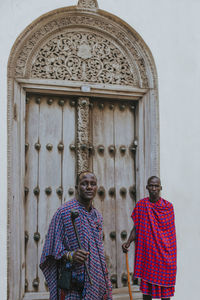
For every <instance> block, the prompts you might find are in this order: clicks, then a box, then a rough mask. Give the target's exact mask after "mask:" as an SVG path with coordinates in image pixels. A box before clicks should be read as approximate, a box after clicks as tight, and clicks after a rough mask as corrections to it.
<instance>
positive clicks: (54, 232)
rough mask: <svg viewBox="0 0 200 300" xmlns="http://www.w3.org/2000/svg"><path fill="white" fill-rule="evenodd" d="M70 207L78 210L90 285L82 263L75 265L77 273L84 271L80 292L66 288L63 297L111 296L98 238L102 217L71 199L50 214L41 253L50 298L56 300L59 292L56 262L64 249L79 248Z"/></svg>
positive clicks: (92, 299)
mask: <svg viewBox="0 0 200 300" xmlns="http://www.w3.org/2000/svg"><path fill="white" fill-rule="evenodd" d="M72 209H76V210H78V211H79V216H78V217H77V218H76V219H75V222H76V226H77V230H78V233H79V236H80V241H81V246H82V248H83V249H84V250H85V251H88V252H89V257H88V260H87V264H88V269H89V272H90V276H91V279H92V282H93V285H90V283H89V279H88V276H87V273H86V272H85V267H84V265H75V267H74V271H75V272H76V273H77V275H78V274H84V294H82V295H81V294H80V293H78V292H76V291H67V292H66V294H65V300H68V299H70V300H74V299H87V300H101V299H102V300H103V299H107V300H109V299H112V289H111V283H110V280H109V279H108V271H107V267H106V262H105V257H104V248H103V241H102V226H103V219H102V216H101V214H100V213H99V212H98V211H97V210H96V209H95V208H92V209H91V211H90V212H88V211H87V210H86V209H85V208H84V207H83V206H82V205H80V203H79V202H78V201H77V200H76V199H73V200H70V201H68V202H66V203H65V204H63V205H62V206H61V207H60V208H59V209H58V210H57V212H56V213H55V215H54V216H53V218H52V220H51V223H50V226H49V230H48V234H47V237H46V240H45V244H44V248H43V252H42V256H41V261H40V268H41V270H42V272H43V273H44V276H45V279H46V281H47V284H48V287H49V291H50V300H57V297H58V296H57V295H58V292H59V294H60V291H58V290H57V261H58V260H60V259H61V258H62V256H63V255H64V253H65V252H66V251H74V250H76V249H78V248H79V247H78V242H77V239H76V235H75V232H74V227H73V224H72V221H71V216H70V211H71V210H72Z"/></svg>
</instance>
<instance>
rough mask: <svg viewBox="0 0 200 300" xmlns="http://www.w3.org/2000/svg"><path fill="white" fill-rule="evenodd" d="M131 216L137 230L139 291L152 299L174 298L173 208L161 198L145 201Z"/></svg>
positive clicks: (136, 268) (136, 250)
mask: <svg viewBox="0 0 200 300" xmlns="http://www.w3.org/2000/svg"><path fill="white" fill-rule="evenodd" d="M131 217H132V219H133V221H134V225H135V229H136V241H135V265H134V276H135V277H136V278H141V281H142V282H141V286H140V289H141V291H142V292H143V293H144V294H149V295H152V296H153V298H161V297H166V298H167V297H171V296H173V294H174V286H175V281H176V269H177V267H176V232H175V221H174V209H173V205H172V204H171V203H170V202H168V201H166V200H164V199H162V198H160V199H159V200H158V201H157V202H155V203H153V202H150V200H149V198H144V199H142V200H140V201H138V203H137V204H136V206H135V208H134V210H133V212H132V215H131ZM162 290H163V293H164V294H163V295H162Z"/></svg>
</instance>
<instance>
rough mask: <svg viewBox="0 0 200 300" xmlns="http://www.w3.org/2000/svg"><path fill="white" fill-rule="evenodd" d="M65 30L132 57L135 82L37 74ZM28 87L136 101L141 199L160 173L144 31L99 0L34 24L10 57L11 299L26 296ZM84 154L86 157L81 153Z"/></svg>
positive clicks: (153, 83)
mask: <svg viewBox="0 0 200 300" xmlns="http://www.w3.org/2000/svg"><path fill="white" fill-rule="evenodd" d="M84 3H86V4H84ZM65 30H67V32H75V31H77V30H83V32H87V31H89V32H90V33H92V32H93V33H94V34H98V35H99V36H101V37H104V38H105V39H106V40H107V41H110V42H111V43H112V45H115V46H116V47H117V48H118V49H119V51H120V53H122V55H124V59H127V61H128V67H129V68H130V72H131V74H132V76H133V77H132V78H133V82H132V84H131V83H130V82H126V81H125V83H124V81H123V82H122V81H121V82H120V80H121V79H120V80H119V82H118V83H117V84H116V82H112V81H111V82H106V79H105V78H106V77H104V79H103V80H105V82H101V80H100V79H99V80H98V79H97V82H90V81H89V80H85V81H84V80H80V81H78V80H74V81H72V80H66V79H64V80H62V79H57V78H56V79H52V78H50V79H49V78H37V74H36V77H35V75H34V76H33V72H32V70H33V68H32V66H33V65H34V63H35V61H36V59H37V55H38V50H39V49H40V48H41V47H42V46H43V45H44V44H45V43H47V42H48V41H49V40H50V39H52V38H53V37H54V36H56V35H58V34H59V33H62V32H63V31H65ZM86 52H87V50H86ZM122 77H123V76H122ZM134 78H135V81H134ZM123 80H124V78H123ZM27 91H30V92H31V91H33V92H48V93H54V94H55V93H57V94H67V95H69V94H70V95H73V94H76V95H79V96H84V97H91V96H100V97H106V98H117V99H126V100H127V99H130V100H137V101H138V105H137V107H136V110H137V111H136V137H137V149H136V158H135V159H136V190H137V200H138V199H139V198H140V197H142V196H143V195H144V192H145V191H144V187H145V183H146V180H147V178H148V177H149V176H150V175H159V105H158V90H157V72H156V67H155V63H154V59H153V57H152V54H151V52H150V50H149V48H148V47H147V45H146V44H145V42H144V41H143V39H142V38H141V37H140V36H139V34H138V33H137V32H135V30H134V29H133V28H131V27H130V26H129V25H128V24H126V23H125V22H124V21H123V20H121V19H120V18H118V17H116V16H114V15H112V14H110V13H108V12H105V11H102V10H100V9H98V5H97V2H96V1H79V4H78V6H72V7H64V8H61V9H57V10H54V11H51V12H49V13H47V14H45V15H43V16H41V17H39V18H38V19H37V20H35V21H34V22H33V23H32V24H30V25H29V26H28V27H27V28H26V29H25V30H24V31H23V32H22V34H21V35H20V36H19V37H18V39H17V40H16V42H15V44H14V46H13V48H12V50H11V54H10V58H9V62H8V299H9V300H16V299H23V295H24V285H25V261H24V243H25V241H24V216H23V199H24V174H25V161H24V156H25V147H24V145H25V101H26V92H27ZM80 159H84V157H82V156H81V153H80ZM81 164H82V162H81Z"/></svg>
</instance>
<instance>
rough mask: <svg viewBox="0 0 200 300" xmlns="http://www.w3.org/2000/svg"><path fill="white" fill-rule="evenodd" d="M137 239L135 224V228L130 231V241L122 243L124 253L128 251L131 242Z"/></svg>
mask: <svg viewBox="0 0 200 300" xmlns="http://www.w3.org/2000/svg"><path fill="white" fill-rule="evenodd" d="M135 239H136V233H135V226H133V229H132V230H131V232H130V235H129V238H128V241H127V242H126V243H124V244H123V245H122V250H123V252H124V253H127V252H128V248H129V247H130V244H131V243H132V242H133V241H135Z"/></svg>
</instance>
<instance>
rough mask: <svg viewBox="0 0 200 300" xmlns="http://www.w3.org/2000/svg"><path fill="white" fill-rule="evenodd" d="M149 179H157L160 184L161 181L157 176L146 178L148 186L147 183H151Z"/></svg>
mask: <svg viewBox="0 0 200 300" xmlns="http://www.w3.org/2000/svg"><path fill="white" fill-rule="evenodd" d="M151 179H158V180H159V181H160V184H161V180H160V178H159V177H158V176H155V175H154V176H151V177H149V178H148V180H147V185H148V184H149V181H151Z"/></svg>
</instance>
